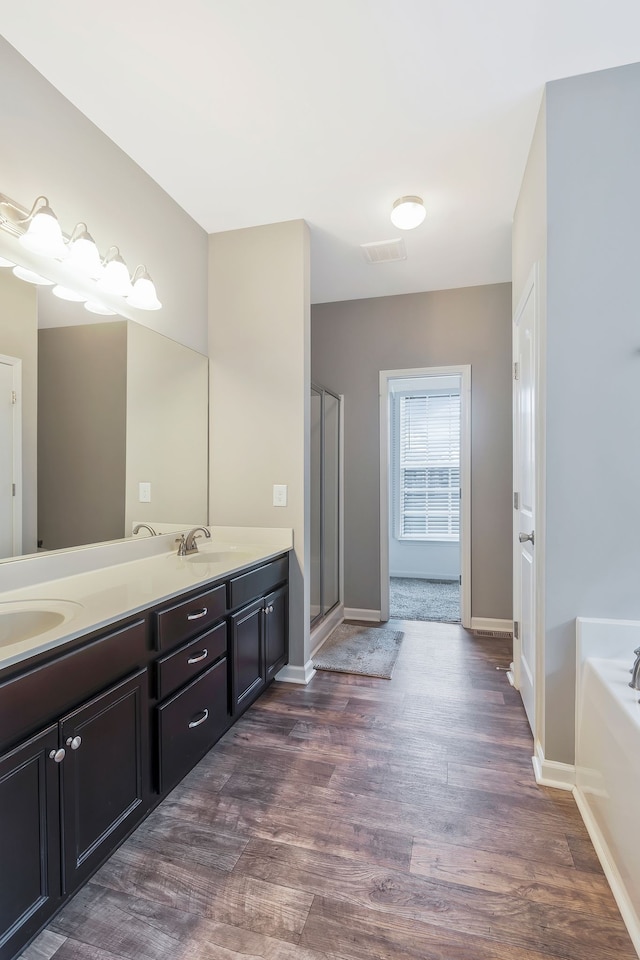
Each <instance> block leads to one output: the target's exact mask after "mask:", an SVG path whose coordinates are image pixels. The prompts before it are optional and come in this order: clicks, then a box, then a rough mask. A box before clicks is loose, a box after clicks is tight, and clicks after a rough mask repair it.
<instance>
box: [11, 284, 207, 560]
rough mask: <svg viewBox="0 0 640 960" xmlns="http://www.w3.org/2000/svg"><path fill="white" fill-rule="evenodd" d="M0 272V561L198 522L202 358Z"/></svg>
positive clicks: (203, 497) (202, 506) (202, 464)
mask: <svg viewBox="0 0 640 960" xmlns="http://www.w3.org/2000/svg"><path fill="white" fill-rule="evenodd" d="M53 299H55V298H52V296H51V292H50V291H49V290H38V289H36V287H34V286H32V285H31V284H28V283H25V282H23V281H21V280H19V279H17V278H16V277H14V276H13V274H12V273H11V270H10V269H7V268H2V269H0V397H2V400H1V402H0V560H7V559H15V558H16V557H17V556H20V555H25V554H32V553H35V552H36V551H37V550H55V549H60V548H68V547H74V546H79V545H84V544H90V543H96V542H103V541H106V540H113V539H120V538H123V537H127V536H130V535H131V533H132V528H133V525H134V524H135V523H139V522H148V523H150V524H158V523H160V524H162V523H167V524H173V523H178V524H194V525H195V524H199V523H206V522H207V519H208V516H207V485H208V479H207V469H208V466H207V465H208V359H207V357H205V356H203V355H202V354H200V353H198V352H197V351H195V350H192V349H190V348H188V347H186V346H184V345H182V344H179V343H177V342H175V341H173V340H171V339H169V338H168V337H166V336H163V335H161V334H159V333H157V332H156V331H155V330H153V329H151V328H149V327H146V326H142V325H141V324H138V323H135V322H134V321H132V320H129V319H125V318H121V317H113V318H111V317H110V318H105V317H96V318H95V321H94V322H92V320H91V319H89V321H88V322H87V311H85V310H84V309H83V308H82V306H81V304H77V303H69V304H64V305H61V304H60V303H55V304H53V303H51V301H52V300H53Z"/></svg>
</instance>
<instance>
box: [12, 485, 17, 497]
mask: <svg viewBox="0 0 640 960" xmlns="http://www.w3.org/2000/svg"><path fill="white" fill-rule="evenodd" d="M15 495H16V485H15V483H12V484H11V496H12V497H15Z"/></svg>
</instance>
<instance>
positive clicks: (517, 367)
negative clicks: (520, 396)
mask: <svg viewBox="0 0 640 960" xmlns="http://www.w3.org/2000/svg"><path fill="white" fill-rule="evenodd" d="M513 379H514V380H519V379H520V364H519V363H518V362H516V363H514V365H513Z"/></svg>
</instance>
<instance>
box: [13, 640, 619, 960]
mask: <svg viewBox="0 0 640 960" xmlns="http://www.w3.org/2000/svg"><path fill="white" fill-rule="evenodd" d="M393 625H394V626H396V627H397V628H399V629H400V628H401V629H404V631H405V639H404V642H403V645H402V649H401V653H400V657H399V659H398V663H397V665H396V668H395V671H394V675H393V678H392V679H391V680H376V679H372V678H366V677H358V676H353V675H347V674H336V673H321V672H319V673H317V674H316V676H315V677H314V679H313V680H312V682H311V683H310V684H309V686H308V687H306V688H300V687H297V686H292V685H286V684H275V685H273V686H272V687H271V688H270V689H269V690H268V691H267V693H266V694H265V695H264V696H263V697H262V698H261V699H260V700H259V701H258V703H257V704H255V705H254V706H253V707H252V708H251V709H250V710H249V711H248V713H247V714H245V716H244V717H243V718H242V719H241V720H240V721H239V722H238V723H237V724H236V725H235V726H234V727H233V728H232V729H231V730H230V731H229V732H228V733H227V734H226V736H225V737H224V738H223V739H222V740H221V741H220V743H219V744H218V745H217V746H216V747H215V748H214V749H213V750H212V751H211V753H210V754H209V755H208V756H207V757H206V758H205V759H204V760H203V761H202V763H201V764H199V766H198V767H197V768H196V769H195V770H194V771H192V773H191V774H189V776H188V777H187V778H186V779H185V780H184V781H183V782H182V783H181V784H180V785H179V786H178V787H177V788H176V789H175V790H174V791H173V793H172V794H171V795H170V796H169V797H168V798H167V800H166V801H165V802H164V803H163V804H162V805H161V806H160V807H159V808H158V809H157V810H156V811H155V812H154V813H153V814H152V815H151V816H150V817H149V818H148V820H147V821H146V822H145V823H144V824H142V826H141V827H140V828H139V829H138V830H137V831H136V832H135V834H134V835H133V836H132V837H131V838H130V839H129V840H128V841H127V842H126V843H125V844H124V845H123V846H122V847H121V848H120V849H119V850H118V851H117V852H116V853H115V854H114V856H113V857H112V858H111V859H110V860H109V862H108V863H107V864H106V865H105V866H104V867H103V868H102V869H101V870H100V871H99V872H98V873H97V874H96V875H95V876H94V878H93V879H92V880H91V881H90V882H89V883H88V884H87V885H86V886H85V887H84V888H83V889H82V890H81V891H80V892H79V893H78V894H77V895H76V896H75V897H74V899H73V900H72V901H71V902H70V903H69V904H68V905H67V906H66V908H65V909H64V911H63V912H62V913H61V914H59V916H58V917H57V918H56V919H55V920H54V921H53V922H52V923H51V924H50V926H49V927H48V928H47V930H46V931H45V932H44V933H43V934H41V936H40V937H39V938H38V939H37V940H36V941H35V942H34V943H33V944H32V945H31V947H30V948H29V949H28V950H27V951H26V952H25V953H24V954H23V957H24V960H50V958H51V957H54V956H55V958H56V960H114V958H118V960H139V958H142V960H169V958H171V960H175V958H178V960H239V958H244V960H247V958H263V960H326V958H342V960H544V958H548V957H554V958H570V960H585V958H588V960H614V958H615V960H627V958H629V960H632V958H634V957H635V956H636V954H635V951H634V950H633V947H632V945H631V942H630V940H629V937H628V935H627V933H626V930H625V928H624V925H623V923H622V920H621V919H620V915H619V913H618V910H617V907H616V905H615V902H614V900H613V897H612V895H611V892H610V890H609V887H608V885H607V883H606V881H605V878H604V876H603V874H602V871H601V869H600V866H599V863H598V861H597V858H596V856H595V853H594V851H593V847H592V846H591V843H590V841H589V839H588V836H587V834H586V831H585V828H584V826H583V824H582V820H581V819H580V815H579V813H578V811H577V808H576V806H575V803H574V801H573V798H572V797H571V795H570V794H568V793H564V792H561V791H552V790H547V789H544V788H540V787H538V786H537V785H536V783H535V781H534V777H533V770H532V766H531V753H532V742H531V735H530V732H529V728H528V726H527V723H526V720H525V716H524V711H523V708H522V705H521V702H520V699H519V696H518V694H517V693H516V692H515V691H514V690H513V689H512V688H511V687H510V686H509V684H508V682H507V679H506V676H505V668H506V667H507V666H508V664H509V661H510V656H511V644H510V642H509V641H504V640H493V639H477V638H473V637H472V636H470V635H468V634H467V633H466V632H465V631H464V630H462V629H461V628H460V627H458V626H456V625H451V624H440V623H412V622H400V621H394V622H393Z"/></svg>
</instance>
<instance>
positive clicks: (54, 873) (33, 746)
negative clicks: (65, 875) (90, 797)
mask: <svg viewBox="0 0 640 960" xmlns="http://www.w3.org/2000/svg"><path fill="white" fill-rule="evenodd" d="M57 747H58V725H57V724H56V725H55V726H51V727H48V728H47V729H46V730H44V731H43V732H42V733H40V734H38V735H37V736H35V737H33V738H32V739H31V740H29V741H27V742H26V743H23V744H21V745H20V746H19V747H17V748H16V749H15V750H12V751H11V752H10V753H6V754H5V755H4V756H3V757H0V865H1V866H0V958H1V960H5V958H9V957H12V956H13V955H14V954H15V953H16V952H17V951H18V950H19V948H20V947H21V946H22V945H23V944H24V943H26V942H27V940H29V938H30V937H32V936H33V935H34V934H35V933H36V932H37V930H38V929H39V928H40V927H41V926H42V925H43V924H44V923H45V922H46V920H47V918H48V917H49V916H50V915H51V914H52V913H53V912H54V911H55V910H56V908H57V906H58V904H59V898H60V808H59V800H58V790H59V780H58V767H59V764H57V763H56V762H55V761H54V760H53V758H51V757H50V756H49V754H50V753H52V752H53V753H55V752H56V750H57Z"/></svg>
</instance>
